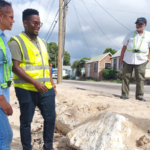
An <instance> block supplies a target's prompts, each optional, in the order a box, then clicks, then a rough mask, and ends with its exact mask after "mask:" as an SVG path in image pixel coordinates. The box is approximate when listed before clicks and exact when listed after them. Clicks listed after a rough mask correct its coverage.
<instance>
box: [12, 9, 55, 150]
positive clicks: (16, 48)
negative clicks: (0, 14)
mask: <svg viewBox="0 0 150 150" xmlns="http://www.w3.org/2000/svg"><path fill="white" fill-rule="evenodd" d="M23 25H24V28H25V32H22V33H21V34H19V35H18V36H15V37H12V38H11V39H10V41H9V47H10V49H11V50H12V59H13V72H14V87H15V91H16V96H17V98H18V100H19V104H20V112H21V115H20V132H21V142H22V146H23V150H32V146H31V129H30V127H31V122H32V118H33V115H34V112H35V107H36V106H38V108H39V109H40V111H41V114H42V116H43V118H44V133H43V134H44V135H43V139H44V145H43V149H44V150H54V149H53V133H54V127H55V116H56V115H55V95H56V90H55V88H53V87H55V85H54V83H53V79H52V77H51V75H50V70H49V57H48V53H47V46H46V42H45V41H43V40H42V39H40V38H39V37H38V33H39V30H40V27H41V26H42V23H41V22H40V17H39V12H38V11H37V10H34V9H26V10H24V12H23Z"/></svg>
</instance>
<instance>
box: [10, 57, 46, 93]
mask: <svg viewBox="0 0 150 150" xmlns="http://www.w3.org/2000/svg"><path fill="white" fill-rule="evenodd" d="M19 65H20V62H19V61H17V60H14V59H13V68H12V71H13V72H14V73H15V74H16V75H17V76H18V77H19V78H20V79H22V80H24V81H26V82H28V83H31V84H33V85H34V87H35V88H36V89H37V90H38V92H40V93H45V92H47V91H48V89H47V88H46V87H45V86H44V85H43V84H42V83H40V82H38V81H36V80H35V79H33V78H31V77H30V76H29V75H28V74H26V72H25V71H24V70H23V69H22V68H21V67H20V66H19Z"/></svg>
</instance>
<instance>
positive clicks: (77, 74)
mask: <svg viewBox="0 0 150 150" xmlns="http://www.w3.org/2000/svg"><path fill="white" fill-rule="evenodd" d="M76 76H77V77H80V76H81V69H77V70H76Z"/></svg>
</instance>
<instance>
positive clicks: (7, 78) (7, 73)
mask: <svg viewBox="0 0 150 150" xmlns="http://www.w3.org/2000/svg"><path fill="white" fill-rule="evenodd" d="M0 46H1V48H2V52H3V54H4V59H3V64H4V79H5V83H3V84H1V85H0V86H1V88H7V87H10V86H11V83H12V80H11V77H10V76H11V71H12V65H13V63H12V62H11V66H9V65H8V62H7V58H6V48H5V44H4V42H3V40H2V38H1V37H0Z"/></svg>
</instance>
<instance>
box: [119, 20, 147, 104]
mask: <svg viewBox="0 0 150 150" xmlns="http://www.w3.org/2000/svg"><path fill="white" fill-rule="evenodd" d="M135 24H136V30H135V31H132V32H130V33H129V34H128V35H127V36H126V38H125V39H124V41H123V48H122V52H121V57H120V59H121V64H122V65H123V72H122V96H121V99H124V100H125V99H128V96H129V80H130V78H131V76H132V72H133V69H134V71H135V78H136V96H135V97H136V99H137V100H140V101H146V100H145V99H144V98H143V95H144V80H145V70H146V64H147V63H148V62H149V61H150V32H148V31H145V30H144V28H145V27H146V25H147V20H146V19H145V18H143V17H141V18H138V19H137V21H136V22H135Z"/></svg>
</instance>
